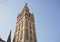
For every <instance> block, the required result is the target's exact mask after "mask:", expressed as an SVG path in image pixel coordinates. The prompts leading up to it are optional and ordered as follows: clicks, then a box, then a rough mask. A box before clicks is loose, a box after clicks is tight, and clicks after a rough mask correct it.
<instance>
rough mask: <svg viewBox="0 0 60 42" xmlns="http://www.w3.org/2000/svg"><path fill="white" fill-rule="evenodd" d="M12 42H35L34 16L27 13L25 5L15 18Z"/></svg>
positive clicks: (27, 9)
mask: <svg viewBox="0 0 60 42" xmlns="http://www.w3.org/2000/svg"><path fill="white" fill-rule="evenodd" d="M13 42H37V38H36V30H35V21H34V15H33V13H30V12H29V8H28V6H27V3H26V4H25V6H24V8H23V9H22V12H21V13H19V15H18V16H17V22H16V31H15V34H14V39H13Z"/></svg>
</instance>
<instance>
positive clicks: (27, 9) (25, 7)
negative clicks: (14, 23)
mask: <svg viewBox="0 0 60 42" xmlns="http://www.w3.org/2000/svg"><path fill="white" fill-rule="evenodd" d="M27 5H28V3H25V6H24V8H23V11H29V8H28V6H27Z"/></svg>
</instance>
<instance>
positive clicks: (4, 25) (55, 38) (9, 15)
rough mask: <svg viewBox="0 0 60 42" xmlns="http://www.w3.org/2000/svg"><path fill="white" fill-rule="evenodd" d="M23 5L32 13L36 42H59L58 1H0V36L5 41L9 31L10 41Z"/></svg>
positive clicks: (59, 8) (59, 16)
mask: <svg viewBox="0 0 60 42" xmlns="http://www.w3.org/2000/svg"><path fill="white" fill-rule="evenodd" d="M25 3H28V7H29V9H30V11H31V12H34V16H35V25H36V33H37V41H38V42H60V0H0V36H1V38H2V39H4V40H7V38H8V35H9V32H10V29H12V39H13V36H14V31H15V27H16V17H17V15H18V13H20V12H21V11H22V8H23V7H24V5H25Z"/></svg>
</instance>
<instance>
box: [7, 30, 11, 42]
mask: <svg viewBox="0 0 60 42" xmlns="http://www.w3.org/2000/svg"><path fill="white" fill-rule="evenodd" d="M7 42H11V30H10V33H9V36H8V39H7Z"/></svg>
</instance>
